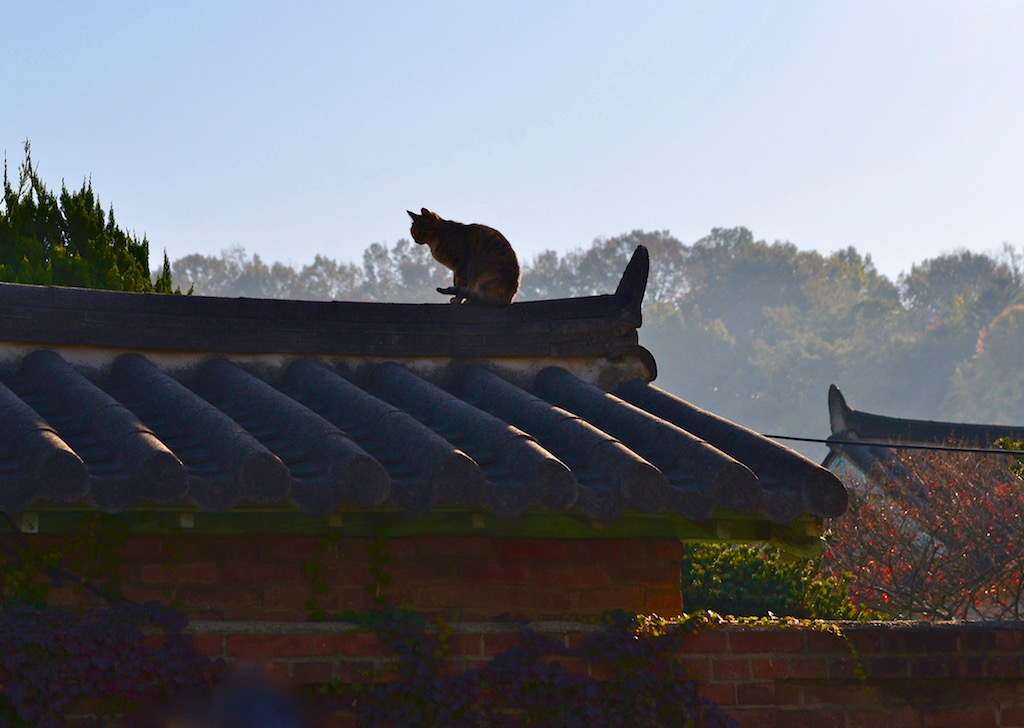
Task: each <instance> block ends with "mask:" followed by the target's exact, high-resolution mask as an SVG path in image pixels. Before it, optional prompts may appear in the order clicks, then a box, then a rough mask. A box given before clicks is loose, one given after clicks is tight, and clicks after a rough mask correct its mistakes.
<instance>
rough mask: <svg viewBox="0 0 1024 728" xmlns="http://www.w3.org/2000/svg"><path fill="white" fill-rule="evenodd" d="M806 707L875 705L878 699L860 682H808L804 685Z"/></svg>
mask: <svg viewBox="0 0 1024 728" xmlns="http://www.w3.org/2000/svg"><path fill="white" fill-rule="evenodd" d="M803 698H804V704H805V705H816V706H841V705H842V706H857V705H864V704H866V703H874V702H875V700H876V698H875V696H874V695H873V694H872V691H871V690H870V688H869V687H868V686H867V685H864V684H863V683H859V682H852V683H842V682H835V681H827V682H818V681H815V682H808V683H805V684H804V685H803Z"/></svg>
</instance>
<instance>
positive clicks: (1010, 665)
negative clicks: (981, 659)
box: [988, 657, 1021, 678]
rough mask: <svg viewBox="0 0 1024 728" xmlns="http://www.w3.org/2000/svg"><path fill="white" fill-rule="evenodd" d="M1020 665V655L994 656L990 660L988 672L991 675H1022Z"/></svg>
mask: <svg viewBox="0 0 1024 728" xmlns="http://www.w3.org/2000/svg"><path fill="white" fill-rule="evenodd" d="M1020 666H1021V661H1020V658H1019V657H993V658H991V659H990V660H989V661H988V674H989V675H990V676H991V677H1002V678H1011V677H1020V676H1021V669H1020Z"/></svg>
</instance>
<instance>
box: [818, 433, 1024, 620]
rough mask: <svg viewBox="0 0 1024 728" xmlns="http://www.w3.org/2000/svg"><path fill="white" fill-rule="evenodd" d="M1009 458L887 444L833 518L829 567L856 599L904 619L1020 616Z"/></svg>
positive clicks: (1018, 519) (1023, 529) (1022, 564)
mask: <svg viewBox="0 0 1024 728" xmlns="http://www.w3.org/2000/svg"><path fill="white" fill-rule="evenodd" d="M1007 460H1008V456H992V455H987V456H986V455H982V454H979V453H972V452H936V451H924V452H922V451H905V452H894V454H893V456H892V458H891V460H889V461H886V462H885V464H884V465H879V466H876V467H875V468H874V469H873V470H872V472H871V473H870V474H869V478H868V480H867V482H866V483H864V484H854V483H850V484H849V485H850V487H851V491H852V497H851V501H850V508H849V509H848V511H847V512H846V513H845V514H844V515H842V516H841V517H839V518H838V519H836V520H835V521H834V523H833V526H832V527H833V529H834V534H835V535H834V538H833V539H832V541H831V548H830V551H829V553H828V554H827V559H826V564H827V571H828V572H829V573H839V572H846V571H848V572H851V573H852V582H851V595H852V597H853V599H854V601H855V602H857V603H858V604H861V605H863V606H865V607H868V608H871V609H875V610H878V611H881V612H885V613H887V614H890V615H893V616H900V617H907V618H917V617H923V618H939V619H954V618H959V619H963V618H984V619H1020V618H1021V617H1022V616H1024V488H1022V487H1021V482H1020V480H1019V479H1017V478H1016V477H1015V476H1014V475H1013V474H1012V473H1011V471H1010V469H1009V467H1008V463H1007Z"/></svg>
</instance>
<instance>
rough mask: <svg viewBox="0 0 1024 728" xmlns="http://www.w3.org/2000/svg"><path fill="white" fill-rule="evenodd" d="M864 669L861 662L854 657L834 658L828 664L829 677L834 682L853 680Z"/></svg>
mask: <svg viewBox="0 0 1024 728" xmlns="http://www.w3.org/2000/svg"><path fill="white" fill-rule="evenodd" d="M863 667H864V666H863V665H862V664H861V663H860V661H859V660H855V659H854V658H852V657H837V658H833V659H832V660H830V661H829V663H828V676H829V677H830V678H832V679H833V680H853V679H856V678H857V677H858V674H859V671H860V670H862V669H863Z"/></svg>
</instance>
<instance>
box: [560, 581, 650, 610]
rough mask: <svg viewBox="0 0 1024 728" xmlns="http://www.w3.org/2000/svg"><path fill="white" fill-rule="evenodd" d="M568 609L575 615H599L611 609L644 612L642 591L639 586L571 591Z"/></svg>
mask: <svg viewBox="0 0 1024 728" xmlns="http://www.w3.org/2000/svg"><path fill="white" fill-rule="evenodd" d="M568 596H569V608H570V609H571V610H572V611H573V612H575V613H577V614H601V613H602V612H607V611H609V610H612V609H626V610H629V611H636V612H642V611H644V606H645V601H644V590H643V588H642V587H640V586H636V587H629V586H618V587H611V588H607V589H587V590H585V591H573V592H571V593H570V594H569V595H568Z"/></svg>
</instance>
